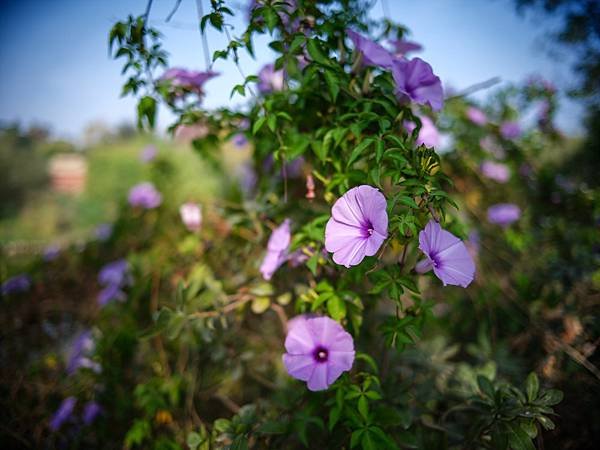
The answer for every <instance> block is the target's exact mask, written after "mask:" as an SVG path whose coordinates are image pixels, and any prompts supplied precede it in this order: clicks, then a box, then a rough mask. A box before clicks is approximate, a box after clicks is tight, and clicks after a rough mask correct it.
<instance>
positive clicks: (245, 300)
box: [190, 294, 253, 319]
mask: <svg viewBox="0 0 600 450" xmlns="http://www.w3.org/2000/svg"><path fill="white" fill-rule="evenodd" d="M234 298H235V296H234ZM252 299H253V297H251V296H248V294H244V296H243V297H242V298H240V299H239V300H236V301H234V302H232V303H229V304H228V305H225V306H224V307H223V309H221V310H219V311H199V312H196V313H194V314H190V316H191V317H194V318H197V319H201V318H206V317H218V316H220V315H222V314H227V313H229V312H231V311H234V310H236V309H237V308H238V307H239V306H241V305H243V304H244V303H248V302H249V301H251V300H252Z"/></svg>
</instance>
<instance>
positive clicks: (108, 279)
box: [98, 259, 131, 286]
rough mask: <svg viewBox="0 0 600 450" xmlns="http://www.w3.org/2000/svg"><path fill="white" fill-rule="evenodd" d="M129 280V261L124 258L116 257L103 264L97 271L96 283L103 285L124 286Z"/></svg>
mask: <svg viewBox="0 0 600 450" xmlns="http://www.w3.org/2000/svg"><path fill="white" fill-rule="evenodd" d="M130 282H131V279H130V277H129V263H128V262H127V261H126V260H124V259H118V260H116V261H113V262H110V263H108V264H105V265H104V266H103V267H102V269H100V272H99V273H98V283H100V284H101V285H103V286H108V285H110V284H115V285H117V286H124V285H126V284H129V283H130Z"/></svg>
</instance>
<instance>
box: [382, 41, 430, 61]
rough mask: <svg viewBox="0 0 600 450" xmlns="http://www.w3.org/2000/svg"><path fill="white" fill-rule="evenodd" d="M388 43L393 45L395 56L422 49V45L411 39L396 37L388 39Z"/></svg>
mask: <svg viewBox="0 0 600 450" xmlns="http://www.w3.org/2000/svg"><path fill="white" fill-rule="evenodd" d="M390 44H392V45H393V46H394V54H395V56H396V57H400V56H404V55H406V54H407V53H410V52H419V51H421V50H423V46H422V45H421V44H418V43H417V42H413V41H404V40H400V39H396V40H394V41H390Z"/></svg>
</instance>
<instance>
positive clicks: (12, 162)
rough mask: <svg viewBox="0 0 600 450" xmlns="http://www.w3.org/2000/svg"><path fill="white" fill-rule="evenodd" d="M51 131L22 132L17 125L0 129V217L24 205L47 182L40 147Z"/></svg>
mask: <svg viewBox="0 0 600 450" xmlns="http://www.w3.org/2000/svg"><path fill="white" fill-rule="evenodd" d="M48 136H49V132H48V131H47V130H45V129H43V128H41V127H32V128H30V129H29V130H28V131H23V130H22V129H21V128H20V127H19V126H18V125H10V126H6V127H4V128H0V173H2V174H3V175H2V177H0V217H2V216H6V215H8V214H11V213H14V211H15V210H16V209H18V208H20V207H21V206H22V204H23V203H24V201H25V199H26V197H27V194H28V192H30V191H32V190H35V189H40V188H42V187H43V186H45V185H46V183H47V179H48V177H47V174H46V159H45V158H44V156H43V152H42V151H41V148H42V147H43V146H45V145H46V144H47V140H48Z"/></svg>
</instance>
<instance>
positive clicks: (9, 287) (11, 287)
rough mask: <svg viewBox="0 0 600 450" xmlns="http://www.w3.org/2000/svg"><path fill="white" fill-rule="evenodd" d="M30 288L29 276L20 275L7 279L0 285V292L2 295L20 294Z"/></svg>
mask: <svg viewBox="0 0 600 450" xmlns="http://www.w3.org/2000/svg"><path fill="white" fill-rule="evenodd" d="M30 288H31V278H30V277H29V275H26V274H24V273H22V274H19V275H15V276H14V277H11V278H8V279H7V280H6V281H5V282H4V283H2V287H1V288H0V292H2V295H9V294H20V293H23V292H27V291H28V290H29V289H30Z"/></svg>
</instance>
